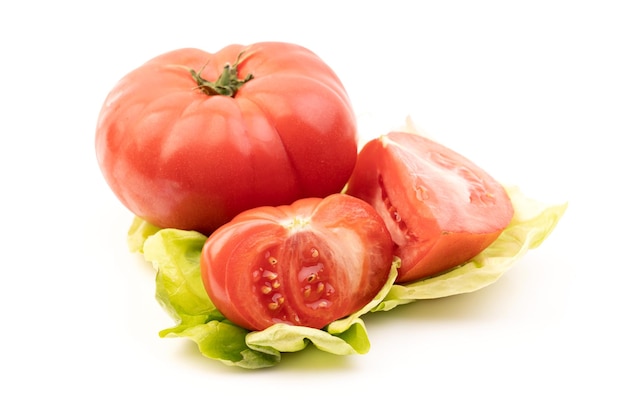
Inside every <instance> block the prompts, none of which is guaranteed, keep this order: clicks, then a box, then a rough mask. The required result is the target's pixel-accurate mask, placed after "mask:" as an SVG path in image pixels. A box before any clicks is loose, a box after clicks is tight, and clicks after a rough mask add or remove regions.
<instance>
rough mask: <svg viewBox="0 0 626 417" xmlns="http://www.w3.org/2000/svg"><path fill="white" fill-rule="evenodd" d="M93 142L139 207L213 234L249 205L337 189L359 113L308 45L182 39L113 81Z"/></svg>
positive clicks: (347, 168) (159, 222) (155, 218)
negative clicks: (199, 43) (203, 46)
mask: <svg viewBox="0 0 626 417" xmlns="http://www.w3.org/2000/svg"><path fill="white" fill-rule="evenodd" d="M96 154H97V159H98V163H99V165H100V168H101V170H102V172H103V174H104V177H105V179H106V181H107V183H108V184H109V186H110V187H111V189H112V190H113V192H114V193H115V194H116V195H117V197H118V198H119V199H120V201H121V202H122V203H123V204H124V205H125V206H126V207H127V208H128V209H129V210H130V211H132V212H133V213H134V214H136V215H137V216H139V217H141V218H142V219H144V220H146V221H148V222H150V223H152V224H154V225H156V226H159V227H173V228H179V229H193V230H197V231H200V232H203V233H206V234H209V233H210V232H212V231H213V230H215V229H216V228H217V227H219V226H220V225H222V224H224V223H226V222H227V221H228V220H230V219H232V218H233V217H234V216H235V215H236V214H238V213H240V212H241V211H243V210H246V209H249V208H252V207H256V206H262V205H281V204H289V203H291V202H293V201H295V200H297V199H300V198H304V197H323V196H326V195H329V194H332V193H335V192H338V191H340V190H341V189H342V188H343V186H344V185H345V183H346V181H347V179H348V178H349V176H350V174H351V172H352V169H353V168H354V164H355V161H356V154H357V135H356V121H355V116H354V112H353V109H352V107H351V103H350V100H349V98H348V95H347V93H346V91H345V89H344V87H343V85H342V83H341V82H340V80H339V79H338V77H337V75H336V74H335V73H334V72H333V70H332V69H331V68H330V67H329V66H328V65H326V64H325V63H324V62H323V61H322V60H321V59H320V58H319V57H318V56H317V55H315V54H314V53H313V52H311V51H310V50H308V49H305V48H304V47H301V46H298V45H294V44H288V43H279V42H268V43H256V44H252V45H249V46H241V45H230V46H227V47H225V48H224V49H222V50H220V51H218V52H216V53H214V54H212V53H209V52H205V51H202V50H199V49H180V50H175V51H172V52H169V53H165V54H163V55H161V56H158V57H156V58H154V59H152V60H150V61H148V62H146V63H145V64H144V65H142V66H140V67H139V68H137V69H135V70H134V71H132V72H130V73H129V74H128V75H126V76H125V77H123V78H122V79H121V80H120V81H119V83H118V84H117V85H116V86H115V87H114V88H113V90H112V91H111V92H110V93H109V95H108V97H107V98H106V101H105V102H104V105H103V107H102V110H101V113H100V117H99V120H98V124H97V130H96Z"/></svg>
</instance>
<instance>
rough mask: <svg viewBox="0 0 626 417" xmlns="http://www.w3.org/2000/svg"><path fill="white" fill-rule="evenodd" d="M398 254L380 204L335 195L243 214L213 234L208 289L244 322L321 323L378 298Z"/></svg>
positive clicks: (256, 325) (204, 264)
mask: <svg viewBox="0 0 626 417" xmlns="http://www.w3.org/2000/svg"><path fill="white" fill-rule="evenodd" d="M392 260H393V242H392V240H391V236H390V234H389V231H388V230H387V228H386V226H385V223H384V222H383V220H382V219H381V217H380V216H379V215H378V213H377V212H376V211H375V210H374V209H373V207H371V206H370V205H369V204H367V203H365V202H364V201H362V200H359V199H357V198H354V197H351V196H348V195H344V194H333V195H331V196H328V197H326V198H324V199H321V198H306V199H301V200H298V201H296V202H295V203H293V204H292V205H289V206H279V207H258V208H254V209H251V210H247V211H245V212H243V213H241V214H239V215H238V216H236V217H235V218H234V219H233V220H232V221H231V222H229V223H227V224H225V225H223V226H222V227H220V228H219V229H217V230H216V231H215V232H214V233H213V234H212V235H211V236H210V237H209V238H208V239H207V241H206V243H205V245H204V248H203V251H202V257H201V263H200V265H201V271H202V279H203V282H204V285H205V288H206V290H207V294H208V295H209V297H210V298H211V300H212V301H213V303H214V304H215V306H216V307H217V308H218V309H219V310H220V311H221V312H222V314H224V316H226V317H227V318H228V319H229V320H231V321H232V322H234V323H236V324H238V325H239V326H242V327H244V328H246V329H249V330H262V329H265V328H267V327H269V326H271V325H273V324H275V323H287V324H291V325H299V326H307V327H312V328H318V329H320V328H323V327H324V326H326V325H327V324H329V323H331V322H332V321H334V320H337V319H340V318H342V317H345V316H348V315H350V314H351V313H353V312H355V311H357V310H359V309H360V308H362V307H363V306H365V305H366V304H367V303H368V302H369V301H371V300H372V299H373V298H374V296H375V295H376V294H377V293H378V292H379V291H380V290H381V288H382V287H383V286H384V284H385V282H386V280H387V277H388V274H389V271H390V269H391V263H392Z"/></svg>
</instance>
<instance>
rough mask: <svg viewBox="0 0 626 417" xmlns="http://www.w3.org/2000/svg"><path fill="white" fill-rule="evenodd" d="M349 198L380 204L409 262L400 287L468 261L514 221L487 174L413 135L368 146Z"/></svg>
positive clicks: (402, 255) (391, 137)
mask: <svg viewBox="0 0 626 417" xmlns="http://www.w3.org/2000/svg"><path fill="white" fill-rule="evenodd" d="M346 192H347V193H348V194H350V195H353V196H356V197H358V198H361V199H363V200H365V201H367V202H368V203H370V204H372V205H373V206H374V207H375V208H376V210H377V211H378V213H379V214H381V216H382V217H383V219H384V220H385V223H386V225H387V228H388V229H389V231H390V232H391V236H392V238H393V241H394V243H395V245H396V249H395V254H396V255H397V256H398V257H400V260H401V263H402V265H401V267H400V269H399V271H398V272H399V275H398V278H397V280H396V282H399V283H401V282H408V281H413V280H417V279H422V278H425V277H428V276H431V275H433V274H437V273H440V272H443V271H445V270H448V269H450V268H453V267H456V266H458V265H460V264H462V263H464V262H466V261H468V260H469V259H471V258H473V257H474V256H476V255H477V254H478V253H480V252H481V251H482V250H483V249H485V248H486V247H487V246H489V244H490V243H491V242H493V241H494V240H495V239H496V238H497V237H498V236H499V235H500V233H501V232H502V230H503V229H504V228H505V227H506V226H507V225H508V224H509V222H510V221H511V219H512V216H513V207H512V205H511V201H510V199H509V197H508V195H507V193H506V191H505V190H504V188H503V187H502V185H501V184H500V183H498V182H497V181H496V180H494V179H493V178H492V177H491V176H490V175H489V174H487V173H486V172H485V171H484V170H483V169H481V168H480V167H478V166H476V165H475V164H474V163H473V162H471V161H469V160H468V159H467V158H465V157H463V156H461V155H459V154H458V153H456V152H454V151H452V150H451V149H448V148H446V147H444V146H443V145H441V144H438V143H436V142H433V141H431V140H429V139H426V138H423V137H420V136H417V135H414V134H410V133H401V132H392V133H389V134H388V135H386V136H382V137H380V138H378V139H376V140H372V141H370V142H368V143H367V144H366V145H365V146H364V147H363V149H362V150H361V152H360V154H359V158H358V160H357V164H356V168H355V170H354V173H353V174H352V177H351V178H350V180H349V182H348V187H347V191H346Z"/></svg>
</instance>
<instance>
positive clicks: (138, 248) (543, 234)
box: [128, 188, 567, 369]
mask: <svg viewBox="0 0 626 417" xmlns="http://www.w3.org/2000/svg"><path fill="white" fill-rule="evenodd" d="M508 192H509V195H510V196H511V200H512V201H513V205H514V208H515V216H514V218H513V221H512V222H511V224H510V225H509V226H508V227H507V228H506V229H505V230H504V232H503V233H502V234H501V235H500V237H499V238H498V239H497V240H496V241H495V242H494V243H493V244H492V245H491V246H489V247H488V248H487V249H485V251H483V252H482V253H481V254H480V255H478V256H477V257H475V258H474V259H472V260H471V261H470V262H468V263H466V264H464V265H462V266H459V267H458V268H455V269H454V270H451V271H448V272H446V273H444V274H441V275H438V276H436V277H432V278H429V279H426V280H423V281H418V282H415V283H411V284H403V285H397V284H394V281H395V278H396V276H397V268H399V267H400V266H401V261H400V260H399V259H396V260H395V261H394V263H393V265H392V268H391V271H390V273H389V277H388V279H387V282H386V284H385V286H384V287H383V289H382V290H381V291H380V292H379V294H378V295H377V296H376V297H375V298H374V299H373V300H372V301H371V302H370V303H368V304H367V305H366V306H365V307H363V308H362V309H361V310H359V311H357V312H355V313H354V314H352V315H350V316H349V317H346V318H343V319H341V320H337V321H335V322H333V323H331V324H329V325H328V326H327V327H326V328H324V329H321V330H320V329H312V328H308V327H302V326H291V325H286V324H275V325H273V326H271V327H269V328H267V329H265V330H263V331H254V332H251V331H248V330H246V329H243V328H241V327H239V326H237V325H235V324H233V323H232V322H230V321H229V320H228V319H226V318H225V317H224V316H223V315H222V314H221V313H220V312H219V311H218V310H217V308H216V307H215V305H214V304H213V303H212V302H211V300H210V299H209V297H208V295H207V294H206V292H205V290H204V286H203V283H202V277H201V274H200V253H201V251H202V247H203V245H204V242H205V241H206V239H207V237H206V236H204V235H202V234H201V233H198V232H194V231H184V230H177V229H159V228H157V227H155V226H153V225H151V224H149V223H147V222H145V221H143V220H141V219H139V218H135V219H134V221H133V223H132V225H131V227H130V229H129V232H128V246H129V249H130V250H131V251H133V252H139V253H142V254H143V256H144V258H145V259H146V261H148V262H151V263H152V265H153V266H154V268H155V270H156V294H155V296H156V299H157V300H158V302H159V303H160V305H161V306H162V307H163V308H164V309H165V311H166V312H167V313H168V314H169V315H170V316H171V317H172V318H173V319H174V321H175V322H176V324H175V325H174V326H173V327H171V328H167V329H164V330H162V331H161V332H160V333H159V335H160V336H161V337H186V338H189V339H191V340H192V341H194V342H195V343H196V344H197V346H198V349H199V351H200V353H201V354H202V355H204V356H206V357H207V358H211V359H216V360H219V361H221V362H223V363H225V364H227V365H232V366H238V367H242V368H247V369H257V368H266V367H270V366H274V365H276V364H278V363H279V362H280V360H281V354H282V353H284V352H297V351H300V350H303V349H304V348H306V347H307V346H308V345H310V344H313V345H314V346H315V347H316V348H317V349H319V350H322V351H325V352H329V353H331V354H335V355H350V354H365V353H367V352H368V351H369V349H370V341H369V338H368V334H367V330H366V328H365V323H364V321H363V316H364V315H366V314H367V313H369V312H381V311H388V310H391V309H393V308H395V307H397V306H399V305H402V304H407V303H410V302H414V301H417V300H420V299H426V298H438V297H447V296H450V295H454V294H461V293H465V292H470V291H476V290H478V289H480V288H483V287H485V286H487V285H489V284H491V283H493V282H495V281H496V280H497V279H498V278H499V277H500V276H501V275H502V274H504V272H506V271H507V270H508V269H509V268H511V267H512V265H513V264H514V263H515V262H516V261H517V260H518V259H520V258H521V257H522V256H523V255H524V254H525V253H526V252H527V251H528V250H529V249H533V248H536V247H537V246H539V245H540V244H541V243H542V242H543V241H544V240H545V239H546V238H547V236H548V235H549V234H550V233H551V232H552V230H553V229H554V227H555V226H556V224H557V223H558V221H559V219H560V218H561V216H562V215H563V213H564V212H565V209H566V207H567V204H562V205H556V206H548V205H544V204H541V203H539V202H536V201H534V200H530V199H528V198H526V197H525V196H524V195H522V193H521V192H520V191H519V190H518V189H517V188H510V189H508Z"/></svg>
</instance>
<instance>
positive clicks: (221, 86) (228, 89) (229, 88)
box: [189, 51, 253, 97]
mask: <svg viewBox="0 0 626 417" xmlns="http://www.w3.org/2000/svg"><path fill="white" fill-rule="evenodd" d="M244 52H245V51H242V52H241V53H240V54H239V55H238V56H237V60H236V61H235V63H234V64H232V65H231V64H226V65H225V66H224V71H222V74H221V75H220V76H219V78H218V79H217V80H216V81H215V82H211V81H208V80H205V79H204V78H202V76H201V75H200V74H201V73H202V70H204V66H203V67H202V68H201V69H200V71H198V72H196V71H195V70H194V69H189V72H190V73H191V76H192V77H193V79H194V81H195V82H196V83H197V84H198V88H199V89H200V90H201V91H202V92H203V93H205V94H206V95H209V96H217V95H222V96H227V97H235V94H237V91H238V90H239V89H240V88H241V86H242V85H244V84H245V83H247V82H248V81H250V80H251V79H252V78H253V75H252V74H248V75H246V77H245V78H244V79H240V78H238V74H237V71H238V68H237V67H238V65H239V64H240V63H241V56H242V55H243V53H244ZM205 65H206V64H205Z"/></svg>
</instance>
